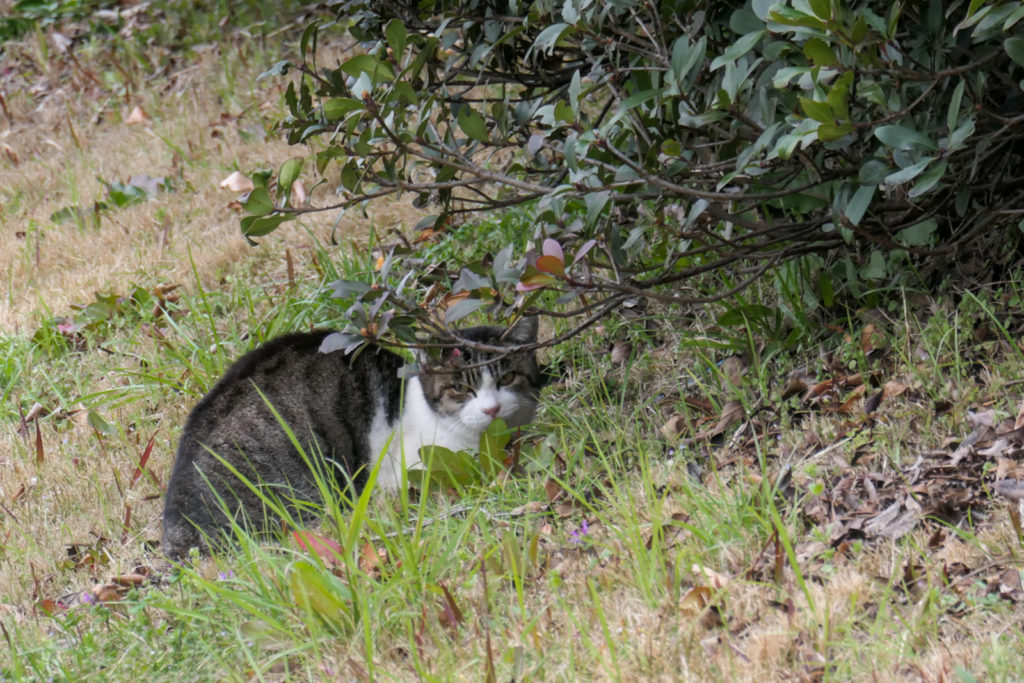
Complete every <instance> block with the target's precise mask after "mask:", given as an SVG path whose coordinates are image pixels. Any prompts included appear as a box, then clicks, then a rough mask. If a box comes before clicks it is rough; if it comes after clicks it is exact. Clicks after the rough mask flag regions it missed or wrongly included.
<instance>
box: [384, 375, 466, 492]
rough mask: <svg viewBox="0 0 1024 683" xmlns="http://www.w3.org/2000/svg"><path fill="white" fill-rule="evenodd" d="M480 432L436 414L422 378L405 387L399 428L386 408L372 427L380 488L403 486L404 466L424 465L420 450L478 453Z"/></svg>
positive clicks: (414, 379)
mask: <svg viewBox="0 0 1024 683" xmlns="http://www.w3.org/2000/svg"><path fill="white" fill-rule="evenodd" d="M479 440H480V432H479V431H477V430H474V429H470V428H468V427H467V426H466V425H464V424H463V423H462V422H460V421H459V420H457V419H455V418H445V417H443V416H441V415H438V414H437V413H435V412H434V411H433V410H432V409H431V408H430V405H429V404H428V403H427V399H426V398H425V397H424V396H423V388H422V386H421V385H420V380H419V378H418V377H412V378H410V379H409V380H408V381H407V382H406V384H405V396H404V399H403V405H402V414H401V417H400V418H399V420H398V423H397V424H388V422H387V419H386V418H385V414H384V410H383V407H381V409H379V410H378V411H377V414H376V416H375V417H374V420H373V424H372V425H371V426H370V434H369V442H370V453H371V457H372V458H373V462H374V465H376V464H377V462H378V461H379V462H380V471H379V472H378V474H377V486H378V487H379V488H381V489H383V490H386V491H394V490H397V489H398V488H399V487H400V486H401V485H402V469H403V464H404V468H405V469H406V470H409V469H416V468H417V467H418V466H419V465H420V455H419V453H420V448H422V447H423V446H431V445H433V446H442V447H444V448H448V449H450V450H453V451H458V450H465V449H474V448H477V446H478V445H479Z"/></svg>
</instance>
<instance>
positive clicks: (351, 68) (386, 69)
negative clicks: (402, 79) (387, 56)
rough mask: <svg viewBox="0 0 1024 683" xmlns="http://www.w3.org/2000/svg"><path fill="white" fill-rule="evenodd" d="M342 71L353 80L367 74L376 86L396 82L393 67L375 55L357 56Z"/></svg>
mask: <svg viewBox="0 0 1024 683" xmlns="http://www.w3.org/2000/svg"><path fill="white" fill-rule="evenodd" d="M341 70H342V71H344V72H345V73H347V74H348V75H349V76H352V77H353V78H359V77H360V76H361V75H362V74H364V73H365V74H366V75H367V76H369V77H370V79H371V81H372V82H373V83H374V84H377V83H383V82H385V81H393V80H395V72H394V71H393V70H392V69H391V65H390V64H388V63H387V62H382V61H381V60H379V59H377V58H376V57H374V56H373V55H356V56H355V57H352V58H350V59H348V60H347V61H346V62H345V63H344V64H342V65H341Z"/></svg>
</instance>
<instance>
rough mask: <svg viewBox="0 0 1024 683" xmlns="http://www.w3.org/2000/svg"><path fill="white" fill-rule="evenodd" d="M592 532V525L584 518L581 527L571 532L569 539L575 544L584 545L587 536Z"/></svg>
mask: <svg viewBox="0 0 1024 683" xmlns="http://www.w3.org/2000/svg"><path fill="white" fill-rule="evenodd" d="M589 533H590V525H589V524H587V520H585V519H584V520H583V524H581V525H580V528H579V529H576V530H574V531H571V532H569V539H570V540H571V541H572V544H573V545H582V544H584V543H586V542H587V539H586V538H585V537H586V535H587V534H589Z"/></svg>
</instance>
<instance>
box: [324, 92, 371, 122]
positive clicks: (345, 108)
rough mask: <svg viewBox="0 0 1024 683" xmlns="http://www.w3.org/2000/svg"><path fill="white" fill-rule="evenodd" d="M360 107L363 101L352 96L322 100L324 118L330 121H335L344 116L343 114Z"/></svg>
mask: <svg viewBox="0 0 1024 683" xmlns="http://www.w3.org/2000/svg"><path fill="white" fill-rule="evenodd" d="M362 108H363V103H362V101H361V100H357V99H354V98H352V97H338V98H335V99H333V100H327V101H326V102H324V104H323V112H324V118H325V119H327V120H328V121H332V122H333V121H337V120H339V119H341V118H342V117H344V116H345V114H348V113H349V112H351V111H355V110H357V109H362Z"/></svg>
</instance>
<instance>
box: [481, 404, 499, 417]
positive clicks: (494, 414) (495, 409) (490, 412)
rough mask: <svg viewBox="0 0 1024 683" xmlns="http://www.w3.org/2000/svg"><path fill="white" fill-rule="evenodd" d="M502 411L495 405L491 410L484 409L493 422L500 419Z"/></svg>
mask: <svg viewBox="0 0 1024 683" xmlns="http://www.w3.org/2000/svg"><path fill="white" fill-rule="evenodd" d="M499 410H501V406H499V405H493V406H491V407H490V408H484V412H485V413H487V415H488V416H489V417H490V418H491V419H492V420H493V419H494V418H496V417H498V411H499Z"/></svg>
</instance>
